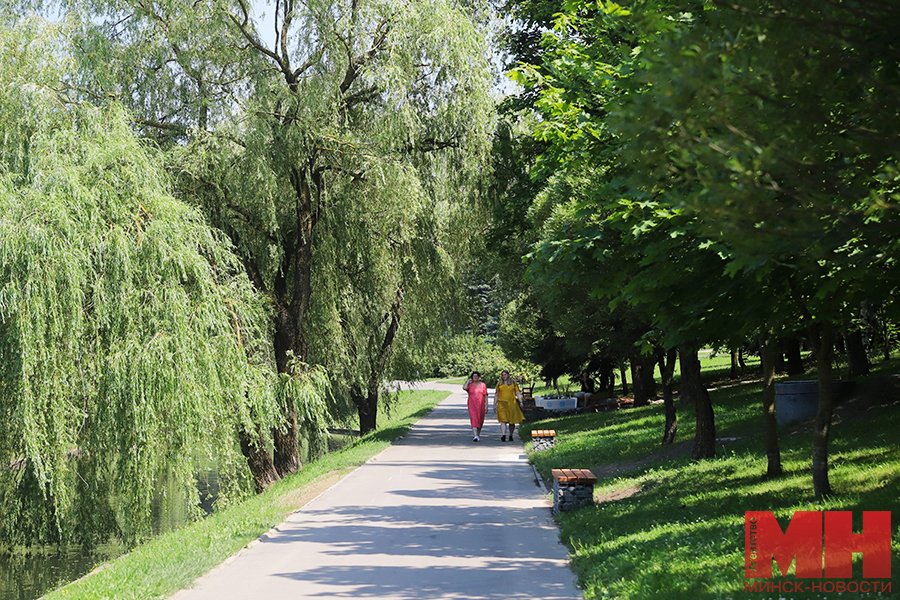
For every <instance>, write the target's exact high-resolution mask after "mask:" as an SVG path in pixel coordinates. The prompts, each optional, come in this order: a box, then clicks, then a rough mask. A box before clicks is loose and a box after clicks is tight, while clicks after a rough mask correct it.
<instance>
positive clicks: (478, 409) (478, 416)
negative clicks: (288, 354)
mask: <svg viewBox="0 0 900 600" xmlns="http://www.w3.org/2000/svg"><path fill="white" fill-rule="evenodd" d="M467 391H468V393H469V422H470V423H472V427H483V426H484V413H485V412H486V411H487V395H488V391H487V386H486V385H485V384H484V382H483V381H479V382H478V383H470V384H469V389H468V390H467Z"/></svg>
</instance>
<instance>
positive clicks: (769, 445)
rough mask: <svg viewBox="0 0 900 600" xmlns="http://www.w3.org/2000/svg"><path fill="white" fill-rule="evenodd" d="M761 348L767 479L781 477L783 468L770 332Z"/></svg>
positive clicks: (765, 334) (773, 348)
mask: <svg viewBox="0 0 900 600" xmlns="http://www.w3.org/2000/svg"><path fill="white" fill-rule="evenodd" d="M762 342H763V343H762V348H761V352H760V354H761V358H762V369H763V420H764V422H765V430H766V457H767V459H768V465H767V466H766V477H768V478H773V477H779V476H781V474H782V473H783V470H782V468H781V450H780V448H779V446H778V422H777V420H776V418H775V354H776V353H777V351H778V350H777V347H776V345H775V343H774V341H773V340H772V334H771V333H770V332H765V333H763V340H762Z"/></svg>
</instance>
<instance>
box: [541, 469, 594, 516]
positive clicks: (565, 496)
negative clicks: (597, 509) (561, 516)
mask: <svg viewBox="0 0 900 600" xmlns="http://www.w3.org/2000/svg"><path fill="white" fill-rule="evenodd" d="M551 474H552V475H553V514H557V513H560V512H566V511H570V510H575V509H576V508H581V507H582V506H587V505H589V504H593V502H594V484H595V483H597V477H596V476H595V475H594V474H593V473H591V472H590V471H589V470H588V469H553V470H552V471H551Z"/></svg>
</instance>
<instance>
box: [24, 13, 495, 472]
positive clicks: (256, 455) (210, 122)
mask: <svg viewBox="0 0 900 600" xmlns="http://www.w3.org/2000/svg"><path fill="white" fill-rule="evenodd" d="M32 4H33V3H32ZM63 7H64V11H63V12H64V14H66V15H67V16H66V22H67V23H69V24H71V25H72V26H73V31H74V34H73V35H74V36H75V39H76V43H75V44H74V46H73V47H74V48H76V49H77V52H78V53H79V57H80V63H81V65H82V67H83V68H82V69H81V70H80V71H79V72H78V75H77V77H73V79H72V81H71V82H70V84H71V88H70V91H71V93H73V94H77V95H79V96H80V97H82V98H85V99H87V100H90V101H93V102H105V101H106V99H107V98H108V96H109V95H113V96H115V97H117V98H119V99H120V100H121V101H123V102H125V103H127V104H128V106H129V107H130V109H131V110H132V111H133V112H134V114H135V115H136V122H137V124H138V126H139V127H140V128H141V130H142V131H143V132H144V134H145V135H147V136H148V137H151V138H153V139H154V140H156V141H157V142H158V143H159V144H160V145H161V146H162V147H164V148H168V149H170V154H169V157H170V164H171V165H173V170H174V171H175V172H176V174H177V176H178V182H179V183H178V185H179V188H180V190H181V193H182V194H183V195H184V198H185V199H190V201H192V202H195V203H197V205H199V206H201V207H202V208H203V210H204V211H205V212H206V214H207V215H208V216H209V218H210V220H211V221H212V222H213V223H214V224H215V225H216V226H218V227H220V228H221V229H222V231H224V232H226V234H227V235H228V236H229V237H230V239H231V240H232V242H233V243H234V245H235V247H236V248H237V249H238V251H239V252H240V255H241V257H242V260H243V265H244V268H245V270H246V272H247V274H248V276H249V277H250V280H251V281H252V282H253V284H254V286H255V287H256V289H257V290H259V291H260V292H262V293H263V294H264V295H265V296H266V297H267V298H268V299H269V301H270V303H271V306H272V309H273V310H272V322H273V327H274V337H273V344H272V351H273V354H274V359H275V363H276V365H277V368H278V370H279V372H282V373H284V372H286V371H288V370H289V368H290V367H289V365H290V364H291V362H292V361H296V360H300V361H304V362H315V363H317V364H320V365H323V366H325V367H326V368H327V369H328V370H329V372H330V374H331V378H332V380H333V382H334V383H335V384H336V386H337V390H338V391H339V392H340V391H343V392H345V393H346V394H347V395H348V396H353V403H352V404H353V405H355V406H356V408H357V410H358V411H359V414H360V417H361V427H362V428H363V429H368V428H370V427H372V426H374V424H375V420H374V419H375V417H374V414H375V410H377V399H378V390H377V388H378V386H380V385H381V383H382V379H383V375H384V373H385V368H386V367H387V368H389V361H390V360H391V354H392V351H391V349H392V347H393V346H394V345H395V344H396V343H397V340H406V341H409V342H415V343H421V340H422V339H423V336H424V335H425V334H426V333H428V332H429V325H431V324H433V323H435V322H438V323H439V322H440V321H441V318H440V316H439V315H440V314H442V313H443V312H444V311H445V310H446V308H448V307H450V306H451V305H452V303H451V302H449V301H446V299H444V300H443V301H442V299H441V297H440V295H439V294H438V292H440V291H442V290H447V289H449V283H450V282H451V281H452V276H453V272H452V264H453V260H452V259H453V258H454V257H455V256H456V251H458V250H460V249H464V248H465V246H466V245H465V243H464V242H465V239H466V238H465V235H455V236H454V235H450V234H451V232H452V231H453V227H454V226H456V225H457V224H459V223H460V222H461V221H462V220H463V218H462V215H464V214H465V213H466V212H467V210H468V206H467V202H468V201H469V200H470V199H471V193H472V189H473V181H474V180H475V178H476V177H477V176H478V175H479V173H480V171H481V170H483V168H484V164H485V158H486V154H487V147H488V144H487V140H488V137H489V133H490V132H491V131H492V125H491V122H492V118H493V117H492V115H493V102H492V100H491V98H490V94H489V90H490V85H491V74H490V69H489V65H490V59H489V52H488V50H487V47H486V43H485V40H484V35H483V34H482V33H481V32H480V31H479V29H478V27H476V25H475V24H474V20H473V18H474V17H475V16H476V15H474V14H473V13H472V12H471V11H470V10H464V9H463V8H461V7H460V6H458V5H456V4H454V3H453V2H451V1H448V0H415V1H412V0H409V1H400V2H398V1H393V0H391V1H383V0H314V1H311V2H304V3H297V2H294V1H293V0H276V1H275V2H272V3H270V4H269V5H268V8H267V11H268V12H269V15H270V17H272V18H270V19H268V20H267V21H265V22H266V23H268V25H267V26H266V30H265V31H264V30H263V29H261V28H260V26H259V24H258V22H257V21H256V20H255V15H254V13H253V10H252V5H251V3H249V2H246V1H245V0H207V1H203V2H195V3H177V2H141V3H131V2H124V1H119V0H97V1H93V2H78V3H67V2H64V3H63ZM466 225H467V226H468V227H466V228H465V229H463V230H462V231H463V232H464V234H469V233H473V232H475V233H477V229H478V228H477V226H476V227H472V226H471V224H470V223H467V224H466ZM413 304H416V306H412V305H413ZM420 317H421V318H420ZM440 330H441V329H439V328H432V329H431V330H430V332H431V333H439V332H440ZM376 380H378V385H377V386H376V384H375V382H376ZM361 398H365V401H363V402H361V401H360V399H361ZM295 408H296V407H295V406H294V405H293V404H290V403H288V404H287V405H285V406H283V407H282V413H283V420H284V422H286V423H287V424H288V426H287V428H285V429H283V430H280V429H277V428H276V429H274V430H273V431H272V432H271V433H267V432H261V433H260V436H259V437H258V438H256V437H253V438H248V439H246V440H244V447H245V449H246V450H247V457H248V460H249V461H250V464H251V465H252V468H253V470H254V474H255V476H256V477H257V480H258V481H261V482H266V481H271V480H273V479H276V478H278V477H280V476H283V475H285V474H287V473H290V472H292V471H293V470H295V469H297V468H298V466H299V461H298V454H297V438H298V430H297V427H298V421H297V412H296V409H295ZM367 415H369V416H367ZM269 443H272V445H273V446H274V456H272V457H269V456H268V455H267V453H265V452H262V451H261V450H260V449H261V448H263V447H265V446H266V445H267V444H269ZM254 449H255V450H254Z"/></svg>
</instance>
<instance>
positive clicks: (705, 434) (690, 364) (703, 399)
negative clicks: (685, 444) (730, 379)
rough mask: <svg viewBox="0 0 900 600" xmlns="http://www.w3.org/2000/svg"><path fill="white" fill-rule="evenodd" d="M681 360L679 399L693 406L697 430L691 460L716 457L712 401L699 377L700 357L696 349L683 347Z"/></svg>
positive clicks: (689, 346) (680, 354) (680, 353)
mask: <svg viewBox="0 0 900 600" xmlns="http://www.w3.org/2000/svg"><path fill="white" fill-rule="evenodd" d="M678 354H679V356H680V358H681V399H682V401H685V399H687V402H688V404H693V405H694V411H695V413H696V415H697V430H696V434H695V435H694V446H693V448H692V449H691V458H693V459H694V460H699V459H701V458H712V457H713V456H715V455H716V422H715V416H714V415H713V408H712V401H711V400H710V397H709V392H708V391H707V389H706V386H704V385H703V380H702V378H701V377H700V357H699V356H698V355H697V347H696V346H693V345H685V346H683V347H682V348H681V349H680V351H679V353H678Z"/></svg>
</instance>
